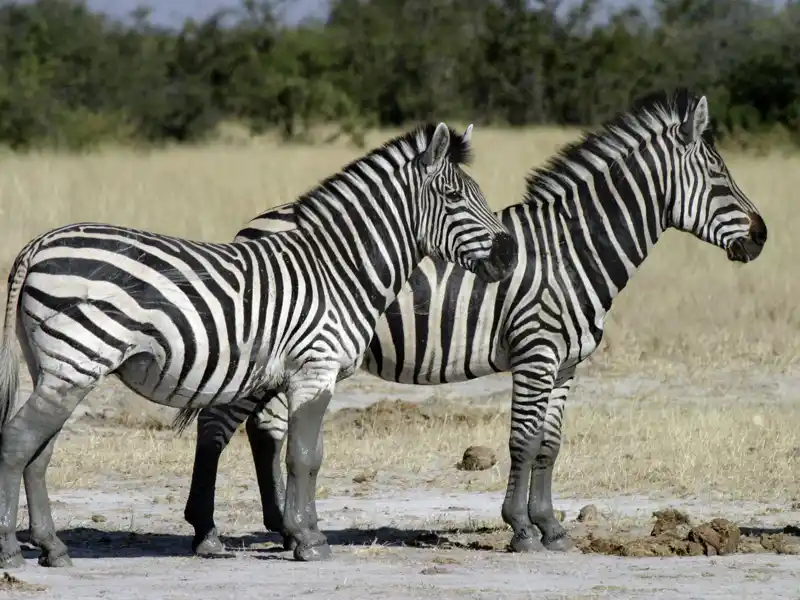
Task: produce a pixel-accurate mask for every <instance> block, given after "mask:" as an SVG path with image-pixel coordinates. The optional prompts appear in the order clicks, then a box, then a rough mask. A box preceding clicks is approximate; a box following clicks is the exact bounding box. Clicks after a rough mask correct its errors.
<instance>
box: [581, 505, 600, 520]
mask: <svg viewBox="0 0 800 600" xmlns="http://www.w3.org/2000/svg"><path fill="white" fill-rule="evenodd" d="M597 517H598V512H597V507H596V506H595V505H594V504H587V505H586V506H584V507H583V508H581V510H580V512H578V522H579V523H594V522H596V521H597Z"/></svg>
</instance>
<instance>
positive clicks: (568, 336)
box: [186, 88, 767, 552]
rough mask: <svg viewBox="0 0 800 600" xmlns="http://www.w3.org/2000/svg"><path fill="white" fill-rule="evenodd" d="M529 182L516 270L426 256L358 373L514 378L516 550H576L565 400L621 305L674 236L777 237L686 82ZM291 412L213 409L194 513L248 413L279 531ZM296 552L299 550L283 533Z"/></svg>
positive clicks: (267, 400)
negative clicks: (556, 501) (561, 478)
mask: <svg viewBox="0 0 800 600" xmlns="http://www.w3.org/2000/svg"><path fill="white" fill-rule="evenodd" d="M526 184H527V185H526V191H525V194H524V198H523V200H522V202H521V203H519V204H516V205H512V206H509V207H508V208H506V209H504V210H502V211H500V212H499V213H498V216H499V218H500V220H501V221H502V222H503V224H504V225H505V226H506V228H507V229H508V230H509V231H510V232H511V233H512V234H513V235H514V237H515V238H516V240H517V242H518V245H519V247H520V256H519V262H518V266H517V268H516V270H515V272H514V274H513V275H512V276H511V277H509V278H508V279H505V280H504V281H502V282H500V283H494V284H486V283H484V282H481V281H479V280H478V279H476V278H475V277H473V276H472V275H471V274H469V273H466V272H465V271H464V270H463V269H460V268H458V267H454V266H452V265H448V264H446V263H444V262H442V261H439V260H436V259H426V260H423V261H422V262H421V263H420V265H419V266H418V267H417V269H416V270H415V271H414V273H413V274H412V275H411V277H410V279H409V280H408V281H407V282H406V284H405V285H404V286H403V289H402V290H401V292H400V294H399V295H398V297H397V299H396V300H395V302H394V304H392V306H390V307H389V308H388V309H387V310H386V312H385V313H384V314H383V316H382V317H381V318H380V319H379V320H378V323H377V325H376V330H375V335H374V337H373V338H372V340H371V342H370V345H369V348H368V350H367V353H366V356H365V359H364V361H363V362H362V365H361V368H362V369H364V370H366V371H368V372H369V373H372V374H373V375H376V376H378V377H381V378H383V379H384V380H386V381H394V382H399V383H406V384H417V385H435V384H441V383H449V382H457V381H465V380H470V379H474V378H478V377H483V376H485V375H489V374H492V373H499V372H507V371H510V372H511V374H512V385H513V391H512V394H513V397H512V405H511V427H510V435H509V452H510V458H511V468H510V472H509V476H508V485H507V491H506V494H505V499H504V501H503V504H502V510H501V515H502V518H503V520H504V521H505V522H506V523H507V524H508V525H510V526H511V528H512V530H513V536H512V538H511V541H510V549H511V550H512V551H515V552H534V551H541V550H543V549H548V550H553V551H564V550H567V549H569V548H570V546H571V544H570V542H569V539H568V538H567V537H566V530H565V529H564V527H563V526H562V525H561V523H560V522H559V521H558V519H557V518H556V516H555V514H554V510H553V502H552V491H551V488H552V476H553V467H554V465H555V461H556V458H557V457H558V453H559V449H560V447H561V429H562V423H563V418H564V409H565V403H566V400H567V396H568V393H569V390H570V387H571V385H572V382H573V379H574V374H575V369H576V366H577V365H578V364H579V363H580V362H581V361H583V360H585V359H586V358H587V357H588V356H589V355H590V354H591V353H592V352H593V351H594V350H595V348H596V347H597V345H598V344H599V343H600V341H601V338H602V335H603V327H604V323H605V320H606V316H607V314H608V311H609V310H610V308H611V304H612V302H613V300H614V298H615V297H616V296H617V294H619V293H620V292H621V291H622V290H623V288H624V287H625V286H626V284H627V283H628V280H629V279H630V277H631V276H632V275H633V274H634V272H635V271H636V269H637V268H638V267H639V265H641V263H642V261H644V259H645V258H646V257H647V255H648V253H649V252H650V250H651V248H652V247H653V245H654V244H655V243H656V241H657V240H658V238H659V237H660V235H661V234H662V233H663V232H664V231H665V230H666V229H667V228H670V227H672V228H676V229H678V230H682V231H685V232H689V233H692V234H694V235H695V236H696V237H698V238H699V239H701V240H703V241H705V242H707V243H710V244H713V245H715V246H718V247H720V248H723V249H725V251H726V253H727V258H728V259H730V260H731V261H739V262H748V261H750V260H753V259H755V258H756V257H758V255H759V254H760V252H761V250H762V248H763V246H764V244H765V242H766V239H767V228H766V225H765V223H764V220H763V219H762V217H761V216H760V215H759V213H758V211H757V209H756V208H755V206H754V205H753V203H752V202H751V201H750V200H749V199H748V198H747V197H746V196H745V194H744V193H743V192H742V191H741V190H740V188H739V187H738V186H737V185H736V183H735V182H734V180H733V178H732V177H731V175H730V173H729V171H728V168H727V166H726V165H725V162H724V161H723V159H722V157H721V156H720V154H719V152H718V151H717V149H716V148H715V145H714V138H713V135H712V133H711V131H710V130H709V110H708V101H707V99H706V97H705V96H700V97H698V96H696V95H694V94H692V93H691V92H690V91H689V90H687V89H686V88H678V89H676V90H675V91H674V92H672V93H669V92H667V91H664V90H662V91H658V92H654V93H650V94H648V95H646V96H642V97H640V98H639V99H638V100H635V101H634V102H633V103H632V105H631V106H630V107H629V108H628V109H627V110H625V111H622V112H621V113H619V114H618V115H616V116H615V117H613V118H611V119H609V120H608V121H606V122H605V123H604V124H603V125H602V127H600V128H599V130H598V131H596V132H593V133H589V134H586V135H584V136H583V137H582V138H581V139H580V140H579V141H577V142H575V143H573V144H570V145H567V146H565V147H564V148H563V149H561V150H560V151H559V152H558V153H557V154H556V155H555V156H554V157H553V158H552V159H551V160H550V161H549V162H548V163H547V164H546V165H544V166H543V167H541V168H539V169H535V170H533V171H532V172H531V173H530V174H529V175H528V177H527V179H526ZM290 223H291V218H290V210H289V208H288V207H284V208H283V209H282V210H279V211H275V212H270V211H268V212H266V213H264V214H262V215H259V216H258V217H256V218H255V219H253V220H252V221H251V222H250V223H248V224H247V226H246V227H245V228H244V229H243V230H242V231H241V232H240V233H239V235H238V236H237V239H240V238H241V239H246V238H257V237H258V236H259V235H265V233H266V234H268V233H267V232H269V231H270V230H272V229H275V228H280V227H288V226H290ZM262 391H263V390H262ZM254 409H256V410H254ZM286 414H287V408H286V400H285V398H284V396H283V394H280V393H275V392H268V393H267V394H266V395H265V394H259V395H257V396H255V397H253V398H250V399H249V400H248V401H247V402H240V403H238V404H237V405H235V406H234V405H226V406H220V407H214V408H210V409H207V415H206V422H205V426H204V428H203V429H200V430H198V440H197V453H196V458H195V465H194V471H193V474H192V489H191V493H190V496H189V500H188V502H187V505H186V512H187V514H188V513H190V512H192V511H194V510H197V507H198V506H202V507H203V508H204V509H205V510H207V511H209V513H211V512H213V503H214V499H213V493H214V485H215V481H214V477H215V475H216V465H215V464H214V465H210V464H208V462H207V459H208V456H209V454H211V453H207V452H204V451H203V448H206V447H209V446H212V445H214V446H215V447H216V452H217V454H216V458H217V459H218V457H219V453H221V451H222V450H221V448H222V447H224V445H225V444H226V443H227V441H228V440H229V439H230V437H231V436H232V435H233V433H234V431H235V429H236V428H237V427H238V425H239V424H240V423H241V422H242V421H244V420H245V419H247V424H246V431H247V435H248V439H249V442H250V446H251V449H252V452H253V460H254V462H255V467H256V474H257V479H258V484H259V488H260V492H261V500H262V508H263V518H264V525H265V527H266V529H267V530H270V531H278V532H281V531H282V529H281V524H282V520H281V507H282V506H283V503H284V499H283V498H284V484H283V478H282V475H281V466H280V462H279V457H280V452H281V444H282V439H283V436H284V434H285V432H286ZM248 416H249V418H248ZM209 518H211V517H209ZM537 533H538V535H537ZM284 544H285V545H286V547H287V548H291V547H292V546H293V545H294V544H295V542H294V540H292V539H291V536H289V535H288V534H287V533H286V532H285V531H284Z"/></svg>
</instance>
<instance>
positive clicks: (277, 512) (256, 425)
mask: <svg viewBox="0 0 800 600" xmlns="http://www.w3.org/2000/svg"><path fill="white" fill-rule="evenodd" d="M286 413H287V404H286V398H285V396H284V395H283V394H280V393H277V392H272V393H270V395H269V396H268V397H267V398H266V402H265V404H264V405H263V406H260V407H259V408H258V409H257V410H256V411H254V412H252V413H251V414H250V417H249V418H248V419H247V426H246V431H247V439H248V441H249V442H250V450H251V452H252V454H253V464H254V466H255V470H256V478H257V480H258V489H259V493H260V495H261V510H262V514H263V518H264V527H265V528H266V530H267V531H277V532H280V533H284V531H283V506H284V503H285V502H286V486H285V484H284V481H283V470H282V469H281V449H282V448H283V438H284V435H285V433H286ZM283 546H284V548H285V549H286V550H294V548H295V546H296V540H294V539H293V538H292V537H291V536H289V535H284V536H283Z"/></svg>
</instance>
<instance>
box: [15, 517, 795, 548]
mask: <svg viewBox="0 0 800 600" xmlns="http://www.w3.org/2000/svg"><path fill="white" fill-rule="evenodd" d="M655 516H656V523H655V525H654V526H653V529H652V530H651V531H650V533H649V535H647V534H646V533H644V532H628V534H627V535H608V534H609V533H610V532H606V531H604V527H602V525H592V524H574V526H572V527H570V528H569V529H570V538H571V539H572V541H573V542H574V544H575V547H576V549H577V550H578V551H581V552H584V553H587V554H606V555H616V556H629V557H635V556H692V555H693V556H698V555H706V556H711V555H715V554H732V553H747V554H750V553H775V554H798V553H800V528H799V527H796V526H787V527H784V528H758V527H738V526H736V525H734V524H733V523H730V522H729V521H726V520H724V519H715V520H713V521H711V522H710V523H706V524H702V525H699V526H696V527H691V526H690V525H689V524H688V520H687V519H686V517H685V515H682V514H680V513H677V511H661V512H659V513H656V515H655ZM642 534H643V535H642ZM58 535H59V537H60V538H61V539H62V540H63V541H64V543H66V544H67V546H68V547H69V549H70V555H71V556H72V558H88V559H92V558H95V559H101V558H134V557H135V558H141V557H189V556H192V551H191V542H192V537H191V536H189V535H176V534H169V533H136V532H129V531H106V530H101V529H95V528H91V527H77V528H73V529H66V530H62V531H60V532H59V534H58ZM325 535H326V536H327V537H328V542H329V543H330V544H331V545H332V546H358V547H369V546H382V547H410V548H428V549H434V548H437V549H463V550H476V551H489V552H504V551H506V550H507V546H508V542H509V541H510V539H511V531H510V530H509V529H508V528H506V527H467V528H460V529H457V528H450V529H442V530H438V531H436V530H430V529H398V528H394V527H381V528H377V529H366V528H365V529H352V528H350V529H338V530H329V531H325ZM19 538H20V541H21V542H23V551H24V554H25V557H26V558H36V557H37V556H38V554H39V553H38V550H37V549H36V548H34V547H33V546H31V545H30V544H29V543H28V538H29V536H28V532H27V531H26V532H20V533H19ZM222 541H223V543H224V544H225V546H226V548H227V549H228V551H229V553H228V554H225V555H222V556H220V557H219V558H227V557H233V556H235V555H236V554H250V555H252V556H254V557H257V558H263V559H286V560H289V559H291V556H292V555H291V553H289V552H284V550H283V544H282V541H281V537H280V536H279V535H278V534H276V533H260V532H254V533H251V534H246V535H242V536H222Z"/></svg>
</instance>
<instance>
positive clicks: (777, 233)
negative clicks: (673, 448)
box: [0, 127, 800, 370]
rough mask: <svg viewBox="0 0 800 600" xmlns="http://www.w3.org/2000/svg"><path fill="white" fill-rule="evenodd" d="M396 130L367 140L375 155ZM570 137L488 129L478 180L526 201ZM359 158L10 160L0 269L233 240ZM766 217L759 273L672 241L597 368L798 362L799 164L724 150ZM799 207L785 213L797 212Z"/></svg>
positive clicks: (265, 146)
mask: <svg viewBox="0 0 800 600" xmlns="http://www.w3.org/2000/svg"><path fill="white" fill-rule="evenodd" d="M394 133H396V132H394V131H382V132H373V133H372V134H370V136H369V137H368V143H369V145H375V144H377V143H379V142H381V141H383V140H385V139H386V138H387V137H388V136H389V135H392V134H394ZM575 136H576V132H575V131H571V130H564V129H556V128H549V129H548V128H544V129H532V130H515V131H508V130H500V129H481V128H480V127H479V128H477V130H476V132H475V145H476V154H477V156H476V163H475V166H474V168H473V173H474V174H475V176H476V177H477V179H478V180H479V181H480V183H481V185H482V186H483V188H484V190H485V192H486V194H487V197H488V198H489V200H490V202H491V203H492V205H493V206H494V207H495V208H498V209H499V208H502V207H504V206H506V205H509V204H513V203H515V202H517V201H518V200H519V198H520V197H521V193H522V189H523V176H524V174H525V173H526V172H527V171H528V170H529V169H530V168H531V167H534V166H536V165H539V164H540V163H542V162H543V161H544V160H546V159H547V158H548V157H549V156H550V155H551V154H552V153H553V152H554V151H555V150H556V148H558V147H559V146H561V145H562V144H564V143H565V142H567V141H570V140H572V139H574V137H575ZM361 153H362V151H359V150H357V149H355V148H352V147H349V146H346V145H344V143H334V144H330V145H320V146H313V147H308V146H292V145H289V146H286V145H279V144H278V143H277V142H275V141H274V140H272V139H271V138H264V139H256V140H249V141H242V140H238V141H237V142H236V143H230V142H229V143H227V144H226V143H219V144H216V145H213V146H208V147H198V148H182V149H171V150H167V151H158V152H152V153H145V152H136V151H133V150H125V149H109V150H107V151H105V152H101V153H98V154H92V155H88V156H80V157H78V156H59V155H52V154H41V155H32V156H13V155H8V156H6V157H4V163H3V166H4V168H3V169H2V172H0V198H2V203H0V220H1V221H0V222H2V233H3V236H2V238H0V240H1V241H0V265H2V266H3V267H5V268H7V267H8V266H9V265H10V263H11V261H12V260H13V258H14V256H15V254H16V252H17V251H18V250H19V249H20V248H21V246H22V245H23V244H24V243H25V242H26V241H27V240H29V239H30V238H31V237H32V236H34V235H35V234H37V233H39V232H41V231H43V230H45V229H47V228H49V227H53V226H57V225H62V224H65V223H69V222H74V221H79V220H94V221H103V222H114V223H119V224H124V225H130V226H137V227H143V228H147V229H152V230H155V231H160V232H165V233H170V234H175V235H181V236H186V237H192V238H199V239H208V240H216V241H223V240H228V239H230V238H231V237H232V236H233V235H234V234H235V232H236V231H237V230H238V229H239V228H240V227H241V225H242V224H244V223H245V222H246V221H247V220H248V219H249V218H251V217H253V216H255V215H256V214H258V213H259V212H261V211H262V210H265V209H267V208H269V207H270V206H273V205H276V204H280V203H283V202H287V201H290V200H292V199H293V198H295V197H296V196H297V195H298V194H300V193H301V192H303V191H304V190H306V189H307V188H308V187H310V186H312V185H313V184H314V183H315V182H316V181H318V180H319V179H320V178H322V177H324V176H326V175H328V174H330V173H332V172H334V171H336V170H338V168H340V167H341V166H342V165H343V164H344V163H345V162H347V161H349V160H351V159H352V158H355V157H356V156H358V155H360V154H361ZM726 158H727V160H728V162H729V165H730V167H731V170H732V172H733V174H734V176H735V177H736V179H737V181H738V182H739V184H740V185H741V186H742V188H743V189H744V190H745V191H746V192H747V193H748V194H749V195H750V196H751V198H752V199H753V200H754V201H755V202H756V204H757V205H758V207H759V208H760V209H761V211H762V213H763V215H764V217H765V219H766V222H767V224H768V226H769V231H770V240H769V243H768V245H767V248H766V249H765V251H764V253H763V255H762V256H761V258H759V260H758V261H757V262H756V263H753V264H751V265H744V266H743V265H738V264H736V265H735V264H730V263H728V262H727V260H726V258H725V256H724V254H723V253H722V252H721V251H719V250H717V249H716V248H712V247H710V246H707V245H705V244H703V243H702V242H699V241H697V240H696V239H694V238H692V237H690V236H688V235H686V234H679V233H677V232H668V233H667V235H666V239H664V240H663V241H662V243H661V244H660V245H659V246H658V247H657V248H656V249H655V251H654V255H653V256H652V257H651V258H650V259H649V260H648V261H647V262H646V263H645V265H644V267H643V268H642V270H641V272H640V273H638V274H637V276H636V277H635V278H634V280H633V282H632V284H631V285H630V286H629V287H628V288H627V289H626V290H625V292H624V293H623V294H622V297H621V298H620V299H619V301H618V303H617V305H616V306H615V309H614V311H613V312H612V314H611V316H610V318H609V323H608V327H607V331H608V334H607V339H606V341H605V344H604V346H603V348H602V349H601V350H600V351H599V352H598V353H597V354H596V355H595V356H594V357H593V359H592V361H591V363H592V364H593V365H595V366H598V367H603V368H606V369H609V368H613V369H623V370H633V369H640V368H642V367H646V368H649V369H664V368H665V366H666V365H668V364H673V365H674V364H682V365H689V366H691V367H692V368H694V369H706V368H709V367H725V368H730V367H741V366H742V365H745V366H752V365H754V364H757V365H759V366H770V367H775V366H777V367H786V366H789V365H791V364H793V363H794V362H795V361H796V357H797V356H798V355H799V354H800V335H799V334H800V312H798V311H797V310H796V308H795V307H796V298H797V297H800V279H798V278H797V277H793V276H792V273H793V271H792V270H793V269H794V267H795V265H796V264H797V262H798V259H800V250H798V248H797V247H796V246H795V245H794V244H793V242H792V239H793V232H794V231H795V230H796V229H797V228H798V226H799V225H800V217H798V212H797V211H795V210H794V209H793V201H794V196H795V195H796V194H797V190H798V189H800V169H798V166H800V157H797V156H787V155H784V154H777V153H776V154H775V155H772V156H766V157H755V156H750V155H744V154H737V153H728V154H727V155H726ZM790 209H791V210H790Z"/></svg>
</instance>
